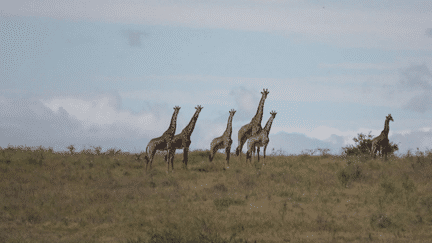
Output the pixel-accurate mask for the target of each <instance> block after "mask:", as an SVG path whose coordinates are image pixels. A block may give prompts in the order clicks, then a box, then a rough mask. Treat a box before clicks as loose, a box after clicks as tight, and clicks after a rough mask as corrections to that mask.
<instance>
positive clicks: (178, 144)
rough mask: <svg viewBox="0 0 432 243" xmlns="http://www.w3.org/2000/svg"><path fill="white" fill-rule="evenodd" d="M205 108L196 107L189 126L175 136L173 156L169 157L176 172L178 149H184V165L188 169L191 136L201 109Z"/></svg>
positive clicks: (172, 146)
mask: <svg viewBox="0 0 432 243" xmlns="http://www.w3.org/2000/svg"><path fill="white" fill-rule="evenodd" d="M202 108H203V107H202V106H200V105H198V106H197V107H195V109H196V111H195V114H194V115H193V116H192V118H191V120H190V122H189V124H188V125H187V126H186V127H185V128H184V129H183V130H182V131H181V133H179V134H177V135H175V136H174V138H173V139H172V140H171V150H170V151H171V152H172V154H170V155H169V157H170V158H171V166H172V169H173V170H174V165H173V162H174V161H173V160H174V153H175V150H176V149H183V164H184V165H185V167H186V168H187V162H188V152H189V146H190V144H191V139H190V137H191V135H192V132H193V130H194V128H195V123H196V121H197V120H198V116H199V113H200V112H201V109H202Z"/></svg>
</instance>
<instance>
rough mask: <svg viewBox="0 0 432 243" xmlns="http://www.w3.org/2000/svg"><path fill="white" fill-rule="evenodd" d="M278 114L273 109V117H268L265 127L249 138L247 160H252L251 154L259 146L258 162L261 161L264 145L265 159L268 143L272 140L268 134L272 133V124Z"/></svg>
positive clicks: (271, 113)
mask: <svg viewBox="0 0 432 243" xmlns="http://www.w3.org/2000/svg"><path fill="white" fill-rule="evenodd" d="M276 114H277V113H276V111H271V112H270V115H271V117H270V118H269V119H268V121H267V123H266V125H265V127H264V128H263V129H262V130H261V131H260V132H259V133H257V134H255V135H254V136H252V137H250V138H249V140H248V143H247V147H248V151H247V152H246V162H247V160H248V159H250V161H251V162H252V156H251V154H252V153H255V148H257V154H258V162H259V152H260V147H264V159H265V153H266V149H267V145H268V143H269V141H270V139H269V137H268V136H269V133H270V128H271V125H272V123H273V119H275V117H276Z"/></svg>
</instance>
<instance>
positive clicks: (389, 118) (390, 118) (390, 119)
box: [386, 114, 394, 122]
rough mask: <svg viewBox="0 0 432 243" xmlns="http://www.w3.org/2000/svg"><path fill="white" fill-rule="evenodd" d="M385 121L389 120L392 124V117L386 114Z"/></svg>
mask: <svg viewBox="0 0 432 243" xmlns="http://www.w3.org/2000/svg"><path fill="white" fill-rule="evenodd" d="M386 119H387V120H389V121H393V122H394V120H393V117H392V116H391V115H390V114H388V116H387V117H386Z"/></svg>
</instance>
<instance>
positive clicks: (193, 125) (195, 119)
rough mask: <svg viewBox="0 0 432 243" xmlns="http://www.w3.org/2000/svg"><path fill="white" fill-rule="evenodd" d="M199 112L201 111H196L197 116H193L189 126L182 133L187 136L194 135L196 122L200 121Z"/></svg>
mask: <svg viewBox="0 0 432 243" xmlns="http://www.w3.org/2000/svg"><path fill="white" fill-rule="evenodd" d="M199 112H200V111H199V110H197V111H195V114H194V115H193V117H192V119H191V120H190V122H189V124H188V125H187V126H186V127H185V128H184V129H183V131H182V133H184V134H186V135H187V136H190V135H191V134H192V132H193V130H194V129H195V124H196V121H197V120H198V115H199Z"/></svg>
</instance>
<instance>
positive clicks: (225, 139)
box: [209, 109, 236, 166]
mask: <svg viewBox="0 0 432 243" xmlns="http://www.w3.org/2000/svg"><path fill="white" fill-rule="evenodd" d="M235 112H236V111H235V110H234V109H231V111H230V112H229V113H230V115H229V117H228V123H227V128H226V130H225V132H224V133H223V134H222V136H220V137H217V138H215V139H213V140H212V142H211V143H210V155H209V161H210V162H212V160H213V158H214V155H215V153H216V151H218V150H219V149H223V148H224V149H225V153H226V162H227V165H228V166H229V158H230V152H231V144H232V142H233V141H232V139H231V134H232V120H233V117H234V114H235Z"/></svg>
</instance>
